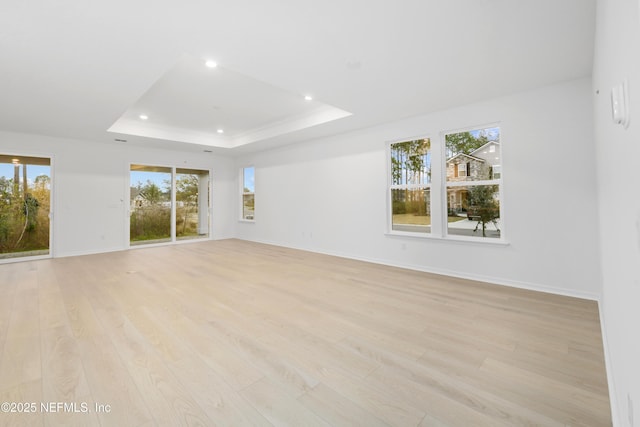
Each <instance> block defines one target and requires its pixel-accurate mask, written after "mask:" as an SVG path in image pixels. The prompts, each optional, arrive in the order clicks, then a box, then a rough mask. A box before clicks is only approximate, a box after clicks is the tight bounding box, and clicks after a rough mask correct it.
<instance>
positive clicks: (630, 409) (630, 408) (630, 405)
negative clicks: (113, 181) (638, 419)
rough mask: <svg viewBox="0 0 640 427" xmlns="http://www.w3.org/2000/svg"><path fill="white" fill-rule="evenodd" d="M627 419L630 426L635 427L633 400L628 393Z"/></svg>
mask: <svg viewBox="0 0 640 427" xmlns="http://www.w3.org/2000/svg"><path fill="white" fill-rule="evenodd" d="M627 418H628V419H629V426H631V427H634V424H633V400H631V393H627Z"/></svg>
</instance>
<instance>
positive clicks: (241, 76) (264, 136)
mask: <svg viewBox="0 0 640 427" xmlns="http://www.w3.org/2000/svg"><path fill="white" fill-rule="evenodd" d="M594 26H595V0H519V1H513V0H439V1H436V0H395V1H391V0H368V1H364V0H342V1H333V0H324V1H311V0H306V1H305V0H278V1H265V0H262V1H259V0H231V1H227V0H224V1H213V0H183V1H181V2H178V1H168V0H164V1H163V0H155V1H150V0H137V1H131V0H127V1H122V0H110V1H90V0H57V1H50V0H2V3H1V5H0V129H1V130H8V131H18V132H28V133H37V134H45V135H53V136H61V137H71V138H77V139H82V140H96V141H103V142H106V143H113V144H116V143H117V142H115V141H114V139H125V140H127V142H126V144H134V145H139V144H143V145H146V146H154V147H156V146H157V147H169V148H179V149H183V150H203V149H212V148H214V149H216V150H221V151H223V152H228V153H229V154H234V153H241V152H247V151H252V150H262V149H265V148H270V147H274V146H277V145H282V144H288V143H294V142H298V141H304V140H308V139H311V138H317V137H321V136H326V135H331V134H335V133H339V132H345V131H349V130H353V129H358V128H362V127H366V126H371V125H375V124H379V123H384V122H388V121H392V120H397V119H400V118H404V117H408V116H414V115H418V114H423V113H428V112H431V111H436V110H442V109H445V108H449V107H453V106H457V105H463V104H467V103H470V102H474V101H478V100H482V99H486V98H492V97H495V96H500V95H505V94H508V93H513V92H517V91H522V90H527V89H531V88H535V87H540V86H544V85H548V84H552V83H556V82H560V81H565V80H570V79H575V78H580V77H585V76H589V75H590V74H591V66H592V57H593V37H594ZM207 59H212V60H215V61H216V62H217V63H218V64H219V66H218V67H217V68H214V69H209V68H206V67H204V61H205V60H207ZM305 94H310V95H312V96H313V98H314V99H313V101H304V99H303V96H304V95H305ZM140 114H146V115H148V116H149V119H148V120H146V121H142V120H140V119H139V115H140ZM110 128H111V132H109V131H108V130H109V129H110ZM219 128H223V129H224V131H225V132H224V134H222V135H221V134H218V133H217V132H216V131H217V129H219ZM215 147H218V148H215Z"/></svg>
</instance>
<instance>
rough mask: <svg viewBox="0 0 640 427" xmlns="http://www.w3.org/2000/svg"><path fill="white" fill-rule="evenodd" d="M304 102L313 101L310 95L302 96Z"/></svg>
mask: <svg viewBox="0 0 640 427" xmlns="http://www.w3.org/2000/svg"><path fill="white" fill-rule="evenodd" d="M304 100H305V101H312V100H313V98H312V97H311V95H305V96H304Z"/></svg>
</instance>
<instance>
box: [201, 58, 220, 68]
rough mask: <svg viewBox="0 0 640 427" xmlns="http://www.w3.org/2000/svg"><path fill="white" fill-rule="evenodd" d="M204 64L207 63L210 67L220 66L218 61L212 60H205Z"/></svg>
mask: <svg viewBox="0 0 640 427" xmlns="http://www.w3.org/2000/svg"><path fill="white" fill-rule="evenodd" d="M204 65H206V66H207V67H209V68H216V67H217V66H218V64H217V63H216V61H211V60H208V61H207V62H205V63H204Z"/></svg>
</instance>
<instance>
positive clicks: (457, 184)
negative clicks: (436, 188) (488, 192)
mask: <svg viewBox="0 0 640 427" xmlns="http://www.w3.org/2000/svg"><path fill="white" fill-rule="evenodd" d="M501 184H502V181H501V180H500V179H483V180H480V181H447V185H446V186H447V187H475V186H478V185H501Z"/></svg>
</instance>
